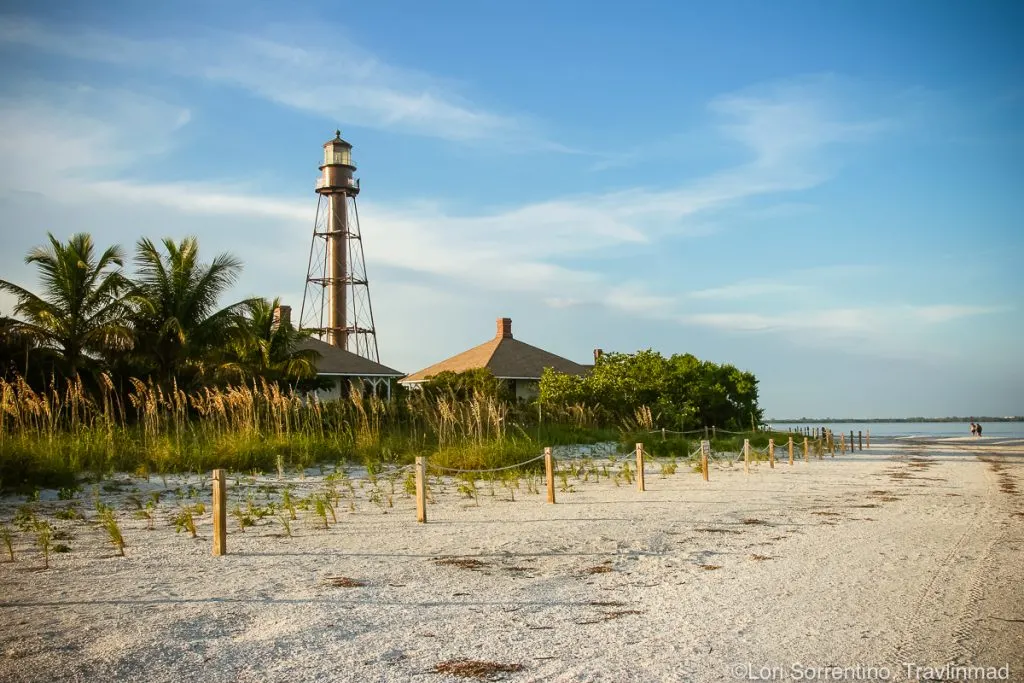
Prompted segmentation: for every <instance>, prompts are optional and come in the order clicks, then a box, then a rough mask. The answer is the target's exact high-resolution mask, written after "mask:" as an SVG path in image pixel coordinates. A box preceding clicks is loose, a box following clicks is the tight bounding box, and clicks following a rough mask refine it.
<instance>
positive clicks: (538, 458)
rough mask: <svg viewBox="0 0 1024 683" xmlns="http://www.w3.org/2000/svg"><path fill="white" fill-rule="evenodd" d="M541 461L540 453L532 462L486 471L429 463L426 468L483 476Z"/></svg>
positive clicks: (542, 456)
mask: <svg viewBox="0 0 1024 683" xmlns="http://www.w3.org/2000/svg"><path fill="white" fill-rule="evenodd" d="M543 459H544V454H543V453H542V454H540V455H538V456H537V457H536V458H533V459H532V460H527V461H525V462H520V463H516V464H515V465H507V466H505V467H492V468H490V469H486V470H459V469H453V468H451V467H442V466H441V465H434V464H432V463H430V462H428V463H427V466H428V467H433V468H434V469H436V470H440V471H441V472H451V473H453V474H485V473H487V472H504V471H505V470H514V469H516V468H517V467H522V466H523V465H529V464H530V463H534V462H537V461H538V460H543Z"/></svg>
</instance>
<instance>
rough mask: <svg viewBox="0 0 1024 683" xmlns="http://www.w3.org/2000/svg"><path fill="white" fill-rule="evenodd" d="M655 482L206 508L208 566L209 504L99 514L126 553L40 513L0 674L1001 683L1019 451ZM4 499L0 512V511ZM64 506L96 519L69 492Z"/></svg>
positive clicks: (10, 591)
mask: <svg viewBox="0 0 1024 683" xmlns="http://www.w3.org/2000/svg"><path fill="white" fill-rule="evenodd" d="M873 446H874V444H873ZM968 448H969V450H965V449H968ZM780 454H781V452H780ZM978 456H982V457H984V458H988V459H990V460H991V461H990V462H983V461H982V460H979V458H978ZM993 462H994V463H997V464H996V466H995V467H994V466H993ZM655 469H656V468H653V467H652V468H651V470H650V471H649V472H648V474H647V488H648V490H647V492H646V493H638V492H637V491H636V489H635V486H627V485H625V484H623V485H622V486H620V487H616V485H615V484H614V483H613V482H612V481H609V480H606V479H602V480H601V481H600V483H594V482H593V481H592V480H591V481H590V482H587V483H583V482H580V481H577V480H575V479H572V478H570V480H569V481H570V484H571V485H572V487H573V488H574V491H573V492H571V493H563V492H561V491H559V493H558V504H556V505H547V504H545V502H544V500H543V496H542V495H538V494H528V493H527V492H526V488H525V482H524V483H523V488H522V489H521V490H520V491H518V492H517V493H516V500H515V502H511V501H510V500H509V496H508V492H507V491H506V490H504V489H501V488H498V489H497V490H496V493H495V495H494V496H493V497H492V496H491V495H490V494H489V488H488V486H487V485H486V484H481V485H480V491H481V495H480V497H479V506H477V505H475V504H473V502H472V501H470V500H468V499H466V498H464V497H461V496H460V495H459V494H458V493H457V492H456V490H455V486H454V485H452V484H448V485H447V486H446V487H445V489H444V490H443V491H441V490H435V491H434V499H435V500H434V503H433V504H432V505H430V507H429V515H430V522H429V523H428V524H426V525H420V524H416V522H415V521H414V519H415V515H414V507H413V501H412V500H411V499H410V498H408V497H406V496H405V495H404V493H403V491H402V481H401V480H399V481H398V482H397V488H396V491H397V493H396V495H395V496H394V507H393V508H387V507H386V502H385V503H384V506H385V507H380V506H378V505H376V504H374V503H371V502H368V501H367V496H368V493H369V487H366V488H362V489H360V488H359V486H358V484H357V485H356V491H357V494H358V502H357V511H356V512H354V513H352V512H348V511H347V510H339V511H338V523H337V524H336V525H332V526H331V528H330V530H328V531H323V530H318V529H315V528H314V527H313V525H312V524H311V523H310V522H309V521H308V520H307V521H302V520H301V519H300V521H299V522H296V523H295V527H294V532H295V536H294V537H292V538H286V537H283V536H281V531H282V528H281V524H280V523H279V522H277V521H276V519H274V518H273V517H270V518H267V519H265V520H263V521H262V522H260V523H258V524H257V526H255V527H251V528H249V529H247V530H246V531H245V533H239V532H238V528H237V525H236V524H235V520H234V519H233V518H230V517H229V525H230V529H231V533H230V535H229V537H228V544H229V551H230V553H231V554H230V555H229V556H227V557H220V558H215V557H211V555H210V547H211V540H210V535H211V528H210V514H209V512H207V514H206V515H205V516H204V518H203V519H202V520H201V524H200V528H199V534H200V538H199V539H195V540H193V539H191V538H188V537H187V534H176V533H175V532H174V529H173V527H172V526H170V525H169V519H170V515H171V512H172V511H173V510H174V509H175V507H176V505H177V503H176V501H175V497H174V496H173V495H171V494H165V495H164V498H163V500H162V502H161V512H160V514H159V519H158V522H157V528H156V530H154V531H147V530H146V529H145V522H144V521H142V520H139V519H135V518H133V517H132V515H131V513H130V512H128V511H127V510H126V509H124V508H123V507H120V508H119V510H120V512H119V515H120V518H121V520H122V526H123V528H124V533H125V537H126V540H127V542H128V548H127V557H125V558H120V557H115V556H114V554H113V552H112V551H111V548H110V546H109V545H108V544H105V540H104V536H103V534H102V532H101V530H99V529H98V528H97V527H96V526H95V525H94V524H92V523H86V522H82V521H56V522H55V526H56V527H57V528H58V529H60V530H64V531H67V532H70V534H71V535H72V538H71V539H70V540H66V541H63V542H65V543H67V544H68V545H70V546H71V548H72V551H71V552H70V553H65V554H59V555H54V556H52V558H51V568H50V569H49V570H48V571H38V569H39V568H40V567H41V565H42V560H41V556H40V555H39V553H38V551H37V550H35V549H33V548H32V547H31V543H32V537H31V536H30V535H29V534H26V533H19V534H18V537H17V539H16V544H17V546H16V553H17V561H16V562H14V563H10V562H6V563H3V564H0V623H3V624H4V627H3V629H2V632H0V680H4V681H72V680H75V681H77V680H81V681H114V680H118V681H122V680H140V681H206V682H210V683H212V682H214V681H334V680H338V681H385V680H395V681H405V680H412V681H449V680H460V679H455V678H453V677H451V676H447V675H442V674H438V673H434V672H433V669H434V667H435V665H437V664H438V663H440V662H443V661H445V660H450V659H455V658H472V659H480V660H488V661H493V662H498V663H504V664H520V665H522V667H523V670H522V671H521V672H518V673H505V674H499V675H498V676H497V678H500V679H503V680H515V681H535V680H545V681H680V680H695V681H720V680H734V679H735V676H734V675H733V671H734V669H735V668H736V667H739V668H740V670H741V672H744V673H746V672H747V671H748V669H747V667H749V672H750V673H752V674H753V677H754V678H757V677H760V678H761V679H762V680H763V679H765V678H768V677H771V678H774V679H775V680H794V676H793V670H792V668H791V667H792V666H793V665H794V664H799V665H800V666H801V669H800V670H801V671H804V673H805V679H806V670H805V669H803V667H826V666H834V665H838V666H847V667H855V666H858V665H859V666H861V667H868V666H875V667H887V668H888V670H889V672H890V673H891V675H892V678H893V679H897V680H904V679H906V678H907V675H906V674H907V671H906V668H905V666H904V664H903V663H904V662H913V663H917V664H919V665H922V666H925V665H930V666H942V665H946V664H948V663H950V662H954V663H970V664H974V665H983V666H995V667H999V666H1003V665H1007V664H1008V665H1009V667H1010V669H1011V671H1010V680H1018V681H1021V680H1024V654H1022V653H1024V621H1022V620H1024V590H1022V589H1021V588H1020V587H1021V586H1022V585H1024V583H1022V579H1024V569H1022V564H1024V563H1022V560H1024V554H1022V549H1024V505H1022V503H1021V500H1022V499H1021V498H1020V494H1018V493H1014V492H1013V491H1012V489H1014V488H1021V489H1024V476H1022V473H1024V453H1022V452H1021V449H1020V448H1019V447H1018V448H1013V449H1011V448H1005V447H995V446H986V447H981V446H974V445H972V446H970V447H968V446H965V445H964V444H962V443H959V442H957V443H950V444H948V445H946V446H942V447H941V448H940V447H937V446H934V445H926V446H915V445H905V444H904V445H899V446H890V447H877V446H876V447H874V448H872V450H871V451H870V452H869V451H864V452H863V453H859V454H857V455H847V456H837V457H835V458H834V459H833V458H825V459H823V460H812V461H811V462H810V463H809V464H807V463H804V462H803V461H802V459H801V458H799V457H798V459H797V462H796V464H795V465H794V466H792V467H790V466H789V465H788V464H786V463H785V462H780V463H779V464H778V465H777V466H776V468H775V469H770V468H769V467H768V465H767V463H761V464H759V465H757V466H756V467H755V468H754V470H753V471H752V473H751V474H750V475H745V474H744V473H743V468H742V466H734V467H729V468H723V467H717V468H716V469H713V470H712V473H711V481H710V482H709V483H704V482H703V481H701V478H700V476H699V475H698V474H693V473H692V472H690V471H689V470H687V469H686V468H685V467H680V469H679V472H678V473H677V474H674V475H669V476H668V477H665V478H663V477H661V476H659V474H658V473H657V472H656V471H655ZM894 475H895V476H894ZM261 481H267V482H269V483H272V484H274V485H277V484H278V483H279V482H277V481H276V477H272V476H271V477H266V478H263V479H261ZM178 483H179V482H173V481H172V482H170V487H171V488H173V487H174V486H176V485H178ZM191 483H192V484H193V485H199V483H200V482H199V480H198V479H197V478H195V477H193V478H192V481H191ZM292 483H293V484H294V485H295V486H296V493H297V494H300V495H301V494H302V492H303V491H313V490H319V489H320V488H321V487H322V480H321V479H320V478H319V477H307V478H306V479H304V480H302V481H293V482H292ZM230 484H234V478H232V479H231V482H230ZM131 485H132V486H137V487H139V488H140V490H141V491H143V492H145V491H146V490H149V489H150V488H156V489H162V488H163V485H162V483H161V482H160V481H159V480H154V481H152V482H149V483H148V484H147V482H145V481H138V480H132V482H131ZM383 488H384V489H385V491H387V490H388V487H387V485H385V486H384V487H383ZM241 491H242V489H241V488H239V489H234V490H233V492H232V495H233V496H238V495H242V496H243V498H244V495H245V494H244V493H241ZM129 492H130V489H126V490H125V491H124V493H121V494H107V495H105V499H107V500H110V501H111V502H117V503H118V504H119V505H121V504H123V499H124V496H125V495H126V494H127V493H129ZM53 497H55V494H54V492H47V493H46V494H45V495H44V499H46V498H53ZM201 497H202V499H205V500H207V501H209V488H208V486H207V487H206V489H205V490H204V491H203V492H202V494H201ZM22 501H23V499H22V498H18V499H11V498H8V499H5V500H3V501H0V518H2V519H3V520H5V521H8V522H9V520H10V519H11V517H12V515H13V514H14V510H15V509H16V507H17V506H18V505H20V504H21V503H22ZM262 501H263V494H257V496H256V502H257V503H261V502H262ZM344 505H347V502H346V503H344V504H343V506H344ZM66 506H67V503H66V502H56V501H54V502H47V501H46V500H44V502H43V503H39V504H37V507H38V509H39V510H40V511H49V512H51V513H52V511H54V510H56V509H59V508H61V507H66ZM78 506H79V508H80V509H83V510H84V511H86V512H87V513H88V516H89V518H90V519H92V518H93V517H94V516H95V515H94V513H93V512H92V498H91V494H90V491H89V490H88V489H87V490H86V491H85V492H84V493H82V494H80V495H79V501H78ZM385 511H386V514H384V512H385ZM299 514H300V516H302V515H306V516H309V513H302V512H300V513H299ZM745 520H746V523H745ZM58 542H61V541H58ZM2 551H3V549H2V548H0V552H2ZM442 556H455V557H460V558H473V559H476V560H479V561H480V562H483V563H484V564H485V566H483V567H481V568H479V569H476V570H473V569H465V568H460V567H458V566H451V565H439V564H437V563H436V562H435V561H434V559H435V558H439V557H442ZM594 567H603V568H610V570H611V571H607V572H602V573H589V572H588V570H590V569H591V568H594ZM704 567H718V568H717V569H711V568H704ZM332 576H344V577H350V578H353V579H357V580H360V581H364V582H365V583H366V585H365V586H364V587H355V588H342V587H335V586H332V585H330V584H329V583H328V582H327V581H326V579H327V577H332ZM764 667H768V668H769V669H770V668H773V667H774V668H777V669H781V672H777V673H773V672H772V671H771V670H769V669H766V668H764ZM850 673H851V674H856V672H850ZM823 675H824V674H820V673H819V675H818V680H822V677H823ZM846 680H857V679H856V678H855V677H853V676H851V675H848V676H847V677H846ZM860 680H867V678H866V677H864V676H861V678H860Z"/></svg>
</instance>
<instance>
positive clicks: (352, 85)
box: [0, 17, 564, 150]
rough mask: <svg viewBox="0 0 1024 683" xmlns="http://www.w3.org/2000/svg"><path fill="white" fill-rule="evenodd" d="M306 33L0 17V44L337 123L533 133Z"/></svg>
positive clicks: (339, 39) (346, 45) (489, 135)
mask: <svg viewBox="0 0 1024 683" xmlns="http://www.w3.org/2000/svg"><path fill="white" fill-rule="evenodd" d="M304 35H305V39H304V40H303V41H302V42H301V43H300V42H298V41H287V40H278V39H275V38H273V37H267V36H251V35H241V34H237V33H230V32H212V31H208V30H203V31H200V32H197V34H193V35H191V36H177V37H173V38H171V37H157V38H150V39H141V38H133V37H127V36H122V35H116V34H111V33H108V32H105V31H100V30H95V29H89V28H82V27H76V26H59V25H56V24H50V23H46V24H43V23H41V22H37V21H34V20H31V19H26V18H19V17H4V18H0V44H7V45H17V46H22V47H28V48H32V49H35V50H39V51H42V52H46V53H51V54H59V55H63V56H66V57H71V58H74V59H80V60H89V61H95V62H102V63H106V64H114V65H118V66H119V67H122V68H126V69H139V70H146V71H149V72H153V71H156V72H163V73H170V74H176V75H180V76H187V77H192V78H198V79H203V80H207V81H212V82H216V83H222V84H225V85H228V86H233V87H237V88H241V89H243V90H246V91H249V92H251V93H254V94H256V95H258V96H260V97H263V98H265V99H267V100H270V101H273V102H276V103H279V104H282V105H285V106H288V107H293V108H295V109H299V110H302V111H307V112H311V113H314V114H317V115H320V116H323V117H325V118H328V119H330V120H331V121H332V122H334V121H337V122H340V123H343V124H348V125H352V124H354V125H360V126H366V127H369V128H380V129H385V130H397V131H403V132H408V133H413V134H418V135H426V136H432V137H439V138H443V139H448V140H462V141H472V140H492V139H495V138H499V139H503V138H517V139H522V138H526V137H527V136H528V135H531V133H530V131H528V130H527V126H526V124H525V123H524V121H523V120H522V117H515V116H509V115H506V114H501V113H497V112H494V111H491V110H489V109H488V108H486V107H484V106H481V105H478V104H475V103H473V102H472V101H470V100H469V99H467V98H465V97H463V96H461V95H460V94H459V93H458V88H457V87H456V86H454V85H453V84H451V83H448V82H446V81H444V80H442V79H439V78H437V77H434V76H431V75H429V74H426V73H422V72H419V71H416V70H414V69H407V68H402V67H398V66H394V65H391V64H387V63H385V62H383V61H382V60H380V59H378V58H376V57H375V56H374V55H372V54H371V53H369V52H368V51H366V50H365V49H363V48H362V47H360V46H359V45H357V44H356V43H355V42H354V41H352V40H350V39H347V38H346V37H345V36H343V35H342V36H339V35H337V34H336V33H332V34H331V35H330V36H329V37H328V36H324V35H323V34H322V32H319V31H318V30H317V29H316V28H315V27H310V28H309V29H308V30H306V31H304ZM341 66H343V67H344V68H340V67H341ZM536 143H537V145H538V146H540V147H546V148H550V149H552V150H558V149H564V148H560V147H559V146H558V145H556V144H553V143H547V142H544V141H543V140H540V139H539V138H538V139H537V140H536Z"/></svg>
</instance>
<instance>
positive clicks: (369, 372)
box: [298, 338, 404, 377]
mask: <svg viewBox="0 0 1024 683" xmlns="http://www.w3.org/2000/svg"><path fill="white" fill-rule="evenodd" d="M298 347H299V348H300V349H313V350H314V351H316V352H317V353H319V354H320V358H318V359H317V361H316V373H317V374H318V375H351V376H354V377H401V376H402V375H403V374H404V373H401V372H399V371H398V370H394V369H392V368H389V367H388V366H386V365H381V364H380V363H375V362H374V361H372V360H370V359H369V358H363V357H362V356H357V355H356V354H354V353H352V352H351V351H346V350H344V349H339V348H338V347H337V346H333V345H331V344H328V343H327V342H324V341H320V340H319V339H313V338H308V339H304V340H302V341H301V342H299V344H298Z"/></svg>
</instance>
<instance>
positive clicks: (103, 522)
mask: <svg viewBox="0 0 1024 683" xmlns="http://www.w3.org/2000/svg"><path fill="white" fill-rule="evenodd" d="M100 526H102V527H103V530H104V531H106V532H107V540H109V541H110V544H111V545H112V546H114V549H115V550H117V554H118V555H120V556H121V557H124V548H125V545H126V544H125V542H124V535H123V534H122V533H121V527H120V526H119V525H118V523H117V517H115V516H114V511H113V510H110V509H107V510H106V511H105V512H104V513H103V514H102V515H100Z"/></svg>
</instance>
